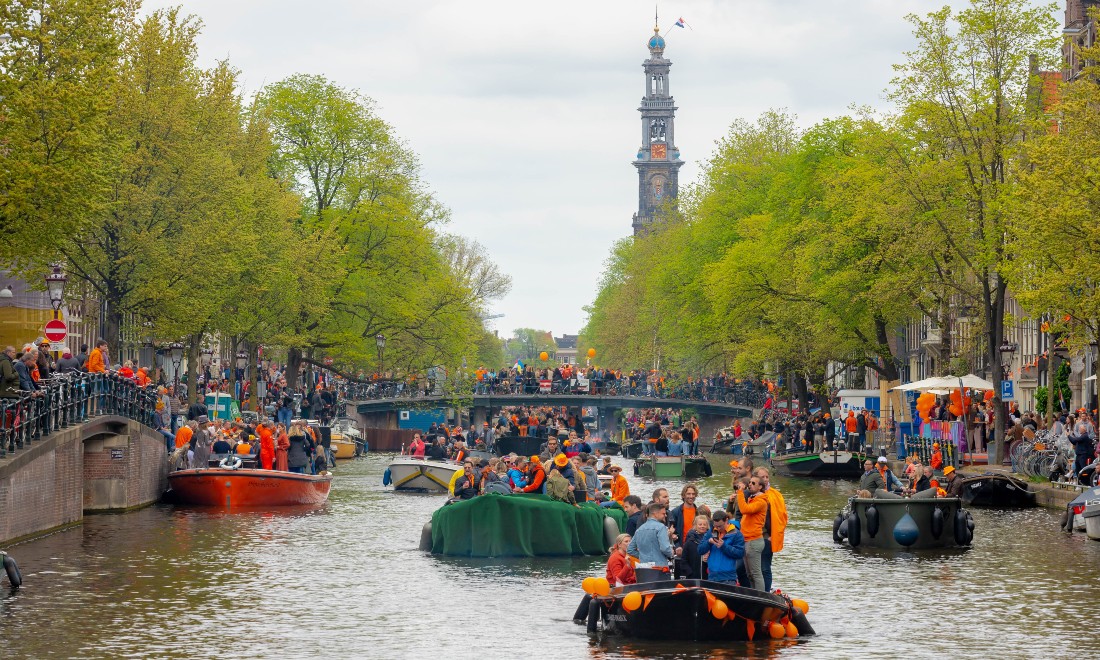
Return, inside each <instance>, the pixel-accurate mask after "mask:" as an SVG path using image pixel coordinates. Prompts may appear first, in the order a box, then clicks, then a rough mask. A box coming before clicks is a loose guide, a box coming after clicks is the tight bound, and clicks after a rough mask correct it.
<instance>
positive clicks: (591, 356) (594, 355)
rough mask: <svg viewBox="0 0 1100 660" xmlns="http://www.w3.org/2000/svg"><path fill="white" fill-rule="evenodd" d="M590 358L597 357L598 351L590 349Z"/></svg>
mask: <svg viewBox="0 0 1100 660" xmlns="http://www.w3.org/2000/svg"><path fill="white" fill-rule="evenodd" d="M588 357H590V358H594V357H596V349H594V348H590V349H588Z"/></svg>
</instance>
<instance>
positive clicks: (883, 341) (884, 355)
mask: <svg viewBox="0 0 1100 660" xmlns="http://www.w3.org/2000/svg"><path fill="white" fill-rule="evenodd" d="M875 341H877V342H878V344H879V346H880V349H879V351H878V357H879V360H881V361H882V366H881V367H878V369H877V371H878V374H879V377H880V378H881V379H882V380H887V381H895V380H899V379H900V378H901V375H900V374H899V373H898V361H897V358H895V357H894V352H893V350H891V349H890V334H889V328H888V326H887V324H886V319H883V318H880V317H877V316H876V317H875Z"/></svg>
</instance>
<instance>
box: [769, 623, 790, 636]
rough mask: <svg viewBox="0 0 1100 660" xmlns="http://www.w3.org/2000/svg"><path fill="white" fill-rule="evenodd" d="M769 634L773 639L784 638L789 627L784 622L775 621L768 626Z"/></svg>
mask: <svg viewBox="0 0 1100 660" xmlns="http://www.w3.org/2000/svg"><path fill="white" fill-rule="evenodd" d="M768 634H769V635H771V636H772V639H783V638H784V637H786V636H787V629H786V628H785V627H783V625H782V624H779V623H776V622H775V621H773V622H772V623H771V625H769V626H768Z"/></svg>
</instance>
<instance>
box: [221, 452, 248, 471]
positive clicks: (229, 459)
mask: <svg viewBox="0 0 1100 660" xmlns="http://www.w3.org/2000/svg"><path fill="white" fill-rule="evenodd" d="M242 465H244V462H243V461H242V460H241V457H240V456H237V455H236V454H234V455H232V456H226V457H225V458H223V459H222V460H220V461H218V467H220V468H225V469H226V470H239V469H240V468H241V466H242Z"/></svg>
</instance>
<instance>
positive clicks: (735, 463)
mask: <svg viewBox="0 0 1100 660" xmlns="http://www.w3.org/2000/svg"><path fill="white" fill-rule="evenodd" d="M738 465H741V463H740V462H738V461H736V460H733V461H730V467H737V466H738Z"/></svg>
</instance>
